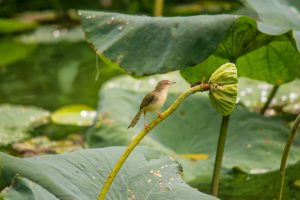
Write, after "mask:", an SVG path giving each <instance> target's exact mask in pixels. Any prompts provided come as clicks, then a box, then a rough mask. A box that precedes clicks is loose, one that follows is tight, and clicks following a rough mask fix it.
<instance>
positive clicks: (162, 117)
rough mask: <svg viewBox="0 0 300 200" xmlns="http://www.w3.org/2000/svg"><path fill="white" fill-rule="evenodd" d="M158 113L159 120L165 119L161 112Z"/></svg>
mask: <svg viewBox="0 0 300 200" xmlns="http://www.w3.org/2000/svg"><path fill="white" fill-rule="evenodd" d="M156 113H157V115H158V117H159V118H161V119H164V118H165V117H164V116H163V114H162V113H161V112H156Z"/></svg>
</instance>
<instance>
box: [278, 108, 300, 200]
mask: <svg viewBox="0 0 300 200" xmlns="http://www.w3.org/2000/svg"><path fill="white" fill-rule="evenodd" d="M299 124H300V114H299V115H298V116H297V118H296V120H295V121H294V123H293V126H292V129H291V131H290V134H289V137H288V141H287V143H286V145H285V147H284V150H283V154H282V157H281V163H280V170H279V179H278V189H277V198H276V199H277V200H281V199H282V194H283V185H284V176H285V169H286V163H287V159H288V155H289V152H290V148H291V146H292V144H293V141H294V138H295V135H296V133H297V129H298V127H299Z"/></svg>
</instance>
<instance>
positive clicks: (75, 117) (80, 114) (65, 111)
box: [51, 104, 97, 126]
mask: <svg viewBox="0 0 300 200" xmlns="http://www.w3.org/2000/svg"><path fill="white" fill-rule="evenodd" d="M96 116H97V112H96V111H95V110H94V109H93V108H91V107H89V106H86V105H81V104H75V105H68V106H64V107H61V108H59V109H57V110H56V111H54V112H53V113H52V115H51V120H52V121H53V122H54V123H56V124H62V125H75V126H90V125H92V124H93V121H94V120H95V118H96Z"/></svg>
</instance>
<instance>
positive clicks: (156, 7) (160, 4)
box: [153, 0, 164, 17]
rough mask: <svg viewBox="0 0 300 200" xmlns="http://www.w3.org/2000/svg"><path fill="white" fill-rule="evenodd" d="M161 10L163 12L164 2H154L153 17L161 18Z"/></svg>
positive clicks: (161, 0)
mask: <svg viewBox="0 0 300 200" xmlns="http://www.w3.org/2000/svg"><path fill="white" fill-rule="evenodd" d="M163 10H164V0H155V2H154V12H153V15H154V16H155V17H159V16H162V14H163Z"/></svg>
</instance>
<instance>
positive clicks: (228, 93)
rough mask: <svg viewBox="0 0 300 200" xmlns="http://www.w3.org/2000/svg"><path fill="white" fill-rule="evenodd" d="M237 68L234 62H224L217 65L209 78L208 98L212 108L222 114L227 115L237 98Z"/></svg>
mask: <svg viewBox="0 0 300 200" xmlns="http://www.w3.org/2000/svg"><path fill="white" fill-rule="evenodd" d="M237 82H238V79H237V69H236V67H235V64H233V63H226V64H224V65H222V66H221V67H219V68H218V69H217V70H216V71H215V72H214V73H213V74H212V76H211V78H210V80H209V84H210V87H211V89H210V92H209V98H210V101H211V103H212V106H213V107H214V109H216V111H217V112H219V113H221V114H222V115H223V116H227V115H229V114H230V113H231V112H232V111H233V109H234V106H235V103H236V98H237Z"/></svg>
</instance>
